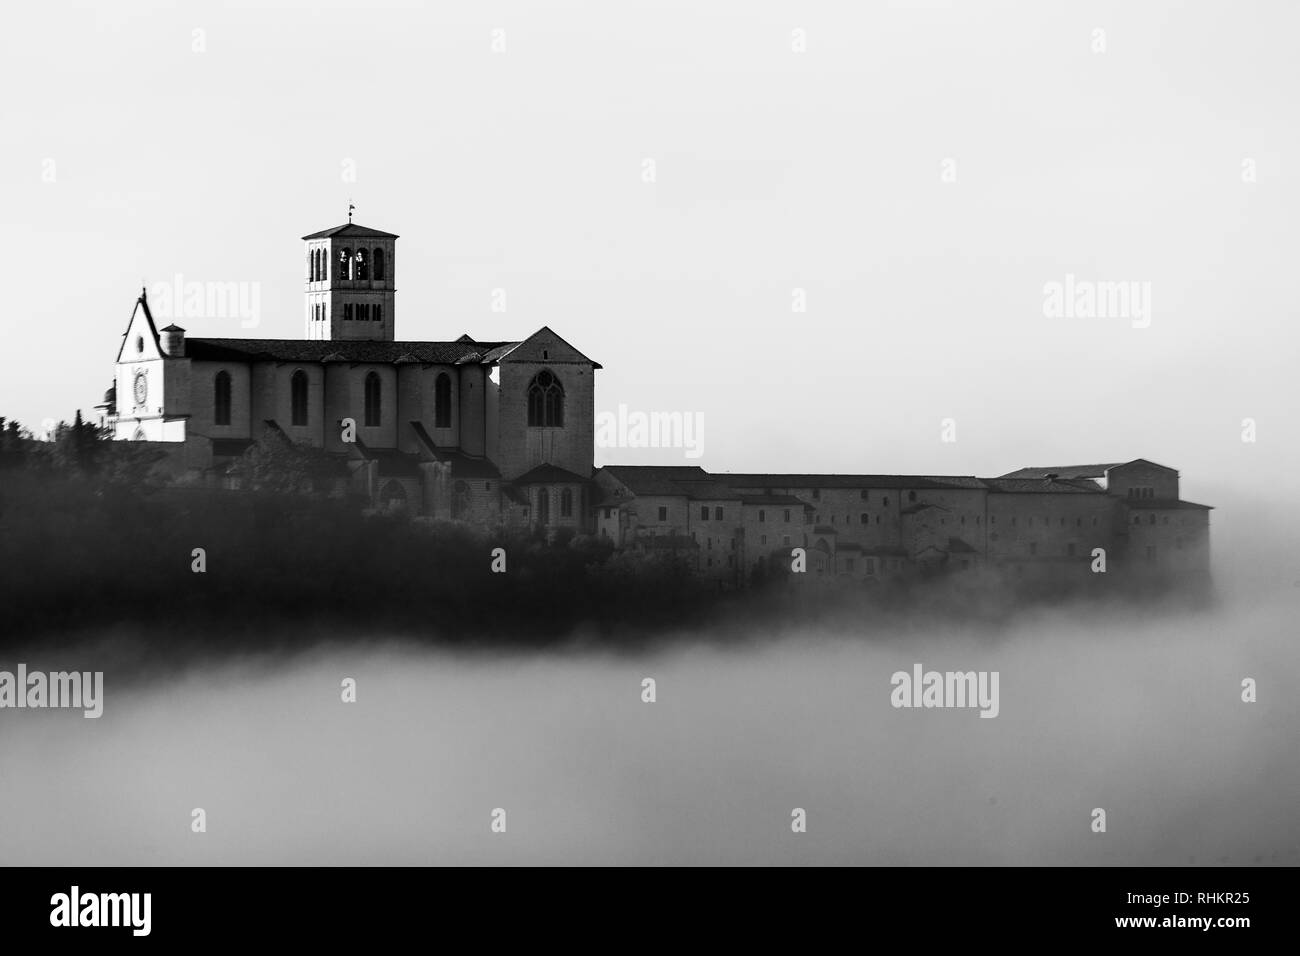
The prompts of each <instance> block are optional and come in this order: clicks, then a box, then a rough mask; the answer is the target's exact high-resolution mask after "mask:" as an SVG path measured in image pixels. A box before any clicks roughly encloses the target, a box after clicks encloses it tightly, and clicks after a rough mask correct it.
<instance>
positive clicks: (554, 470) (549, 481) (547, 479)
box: [511, 464, 587, 485]
mask: <svg viewBox="0 0 1300 956" xmlns="http://www.w3.org/2000/svg"><path fill="white" fill-rule="evenodd" d="M586 483H587V479H586V478H583V477H582V476H581V475H575V474H574V473H573V472H571V471H569V470H568V469H565V468H561V467H560V466H559V465H551V464H545V465H538V466H537V467H536V468H532V469H529V470H528V471H526V472H524V473H523V474H522V475H520V476H519V477H518V478H515V479H514V480H513V481H512V482H511V484H515V485H553V484H582V485H585V484H586Z"/></svg>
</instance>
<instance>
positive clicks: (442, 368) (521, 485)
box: [102, 223, 600, 531]
mask: <svg viewBox="0 0 1300 956" xmlns="http://www.w3.org/2000/svg"><path fill="white" fill-rule="evenodd" d="M396 240H397V236H395V235H393V234H391V233H386V232H381V231H379V230H376V229H369V228H367V227H363V226H360V225H358V224H354V223H348V224H346V225H344V226H339V227H335V228H334V229H328V230H324V231H322V232H319V233H313V234H312V235H309V236H307V237H305V241H306V243H307V249H306V261H307V283H306V314H307V320H306V321H307V332H308V334H307V336H306V337H305V338H302V339H220V338H187V336H186V334H185V330H184V329H181V328H179V327H177V326H174V325H172V326H168V327H167V328H165V329H163V330H161V331H160V330H158V329H157V328H156V325H155V323H154V320H153V316H152V314H151V313H150V309H149V303H148V300H147V297H146V295H145V294H144V293H143V292H142V293H141V295H140V298H139V299H138V300H137V301H136V304H135V308H134V310H133V311H132V314H131V319H130V321H129V323H128V325H127V330H126V332H125V334H124V336H123V343H122V348H121V350H120V351H119V354H118V360H117V370H116V375H115V379H114V387H113V389H112V390H111V392H110V395H109V396H106V401H105V405H104V406H102V407H103V409H104V411H105V413H106V415H105V420H106V423H107V424H109V426H110V427H111V428H112V429H113V432H114V437H115V438H118V439H121V440H146V441H153V442H163V443H168V444H177V445H183V446H184V453H183V454H182V455H180V456H179V457H180V458H182V459H183V461H184V463H185V470H186V471H188V472H189V474H190V477H191V479H192V480H195V481H202V482H209V483H213V482H222V481H225V480H226V479H227V476H228V475H229V474H230V472H231V465H232V464H234V463H235V462H237V461H238V460H239V459H240V457H241V456H242V455H244V454H245V453H246V452H247V450H248V449H249V447H250V446H251V445H252V444H253V443H254V442H256V441H257V440H259V439H260V438H262V437H263V436H264V435H267V434H275V435H283V436H284V437H285V438H287V439H288V440H289V441H291V442H294V443H300V444H305V445H307V446H311V447H314V448H318V449H321V450H323V451H324V452H327V453H328V454H330V455H332V456H335V457H336V458H338V459H339V460H340V461H341V462H345V463H346V464H347V469H348V474H349V475H350V476H351V484H352V486H353V488H354V489H355V490H357V491H360V492H362V493H364V494H366V495H368V496H369V497H370V499H371V501H372V503H373V504H374V506H375V507H378V508H385V509H393V510H404V511H406V512H408V513H410V514H413V515H427V516H432V517H442V518H454V519H462V520H468V521H475V522H498V521H514V522H518V521H522V522H532V523H537V524H541V525H543V526H544V527H546V528H559V527H566V526H567V527H572V528H574V529H575V530H580V531H586V530H590V520H591V496H592V483H591V477H592V457H593V450H594V402H595V372H596V370H597V369H598V368H600V366H599V365H598V364H597V363H595V362H593V361H592V360H590V359H588V358H587V357H586V356H584V355H583V354H582V353H581V352H579V351H578V350H577V349H575V348H574V347H573V346H571V345H570V344H569V343H568V342H566V341H565V340H564V339H562V338H561V337H560V336H559V335H557V334H556V333H555V332H553V331H551V330H550V329H549V328H542V329H539V330H538V331H537V332H535V333H533V335H531V336H529V337H528V338H527V339H524V340H523V341H520V342H502V341H488V342H483V341H477V340H475V339H473V338H471V337H470V336H469V335H462V336H461V337H459V338H457V339H455V340H451V341H402V340H397V339H395V338H394V335H393V331H394V328H395V303H394V282H395V272H396V249H395V244H396Z"/></svg>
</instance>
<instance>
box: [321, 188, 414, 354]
mask: <svg viewBox="0 0 1300 956" xmlns="http://www.w3.org/2000/svg"><path fill="white" fill-rule="evenodd" d="M302 238H303V241H304V242H306V243H307V287H306V299H307V302H306V307H307V319H306V321H307V335H306V337H307V338H309V339H345V340H357V339H366V340H371V341H379V342H391V341H393V339H394V334H393V331H394V328H395V324H394V322H395V318H396V316H395V315H394V314H393V292H394V288H395V285H394V282H393V273H394V270H395V264H396V263H395V256H394V245H395V243H396V242H397V236H395V235H393V234H392V233H391V232H381V231H380V230H378V229H371V228H370V227H368V226H363V225H360V224H359V223H355V222H353V221H352V207H351V206H349V207H348V221H347V222H346V223H344V224H343V225H341V226H335V227H334V228H333V229H325V230H323V231H321V232H314V233H312V234H311V235H310V236H303V237H302Z"/></svg>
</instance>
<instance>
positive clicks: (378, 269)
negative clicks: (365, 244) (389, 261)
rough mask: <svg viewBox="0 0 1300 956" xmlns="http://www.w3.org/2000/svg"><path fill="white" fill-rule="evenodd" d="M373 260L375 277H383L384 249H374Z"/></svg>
mask: <svg viewBox="0 0 1300 956" xmlns="http://www.w3.org/2000/svg"><path fill="white" fill-rule="evenodd" d="M374 260H375V278H376V279H382V278H383V277H384V250H383V249H376V250H375V252H374Z"/></svg>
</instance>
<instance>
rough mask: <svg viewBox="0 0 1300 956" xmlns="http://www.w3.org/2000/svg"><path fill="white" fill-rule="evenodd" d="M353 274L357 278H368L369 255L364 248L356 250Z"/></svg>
mask: <svg viewBox="0 0 1300 956" xmlns="http://www.w3.org/2000/svg"><path fill="white" fill-rule="evenodd" d="M355 275H356V278H358V279H369V278H370V256H369V255H368V254H367V253H366V250H364V249H358V250H357V271H356V274H355Z"/></svg>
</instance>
